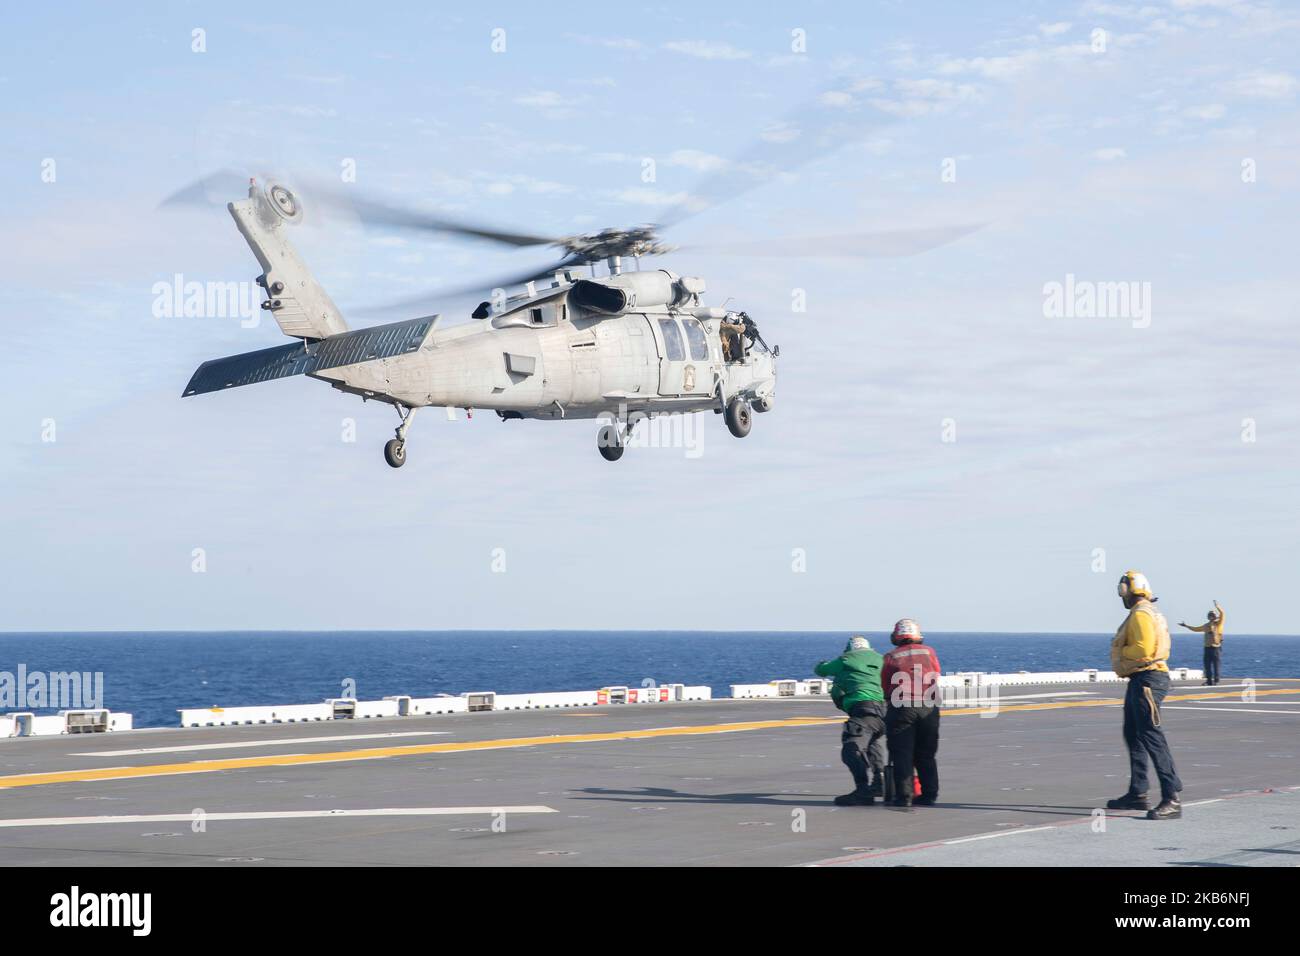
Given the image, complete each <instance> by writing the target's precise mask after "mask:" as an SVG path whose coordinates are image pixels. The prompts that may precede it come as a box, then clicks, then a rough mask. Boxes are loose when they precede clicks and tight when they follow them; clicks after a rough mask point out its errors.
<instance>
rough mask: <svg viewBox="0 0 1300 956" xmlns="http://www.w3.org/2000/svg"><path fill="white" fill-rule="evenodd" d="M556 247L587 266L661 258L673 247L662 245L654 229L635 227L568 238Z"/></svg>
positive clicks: (604, 230)
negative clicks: (614, 259)
mask: <svg viewBox="0 0 1300 956" xmlns="http://www.w3.org/2000/svg"><path fill="white" fill-rule="evenodd" d="M557 245H559V246H561V247H562V248H564V249H567V250H568V251H569V252H570V253H571V254H572V255H574V256H579V257H581V258H582V259H583V260H585V261H587V262H598V261H599V260H601V259H609V258H611V257H620V256H631V257H633V258H639V257H641V256H659V255H663V254H664V253H666V252H671V251H672V248H673V247H672V246H669V245H665V244H664V243H662V242H660V241H659V237H658V235H657V234H656V232H655V227H654V226H650V225H647V226H634V227H632V228H630V229H602V230H601V231H600V232H596V233H590V234H588V235H581V236H568V237H566V238H564V239H561V240H560V241H559V242H558V243H557Z"/></svg>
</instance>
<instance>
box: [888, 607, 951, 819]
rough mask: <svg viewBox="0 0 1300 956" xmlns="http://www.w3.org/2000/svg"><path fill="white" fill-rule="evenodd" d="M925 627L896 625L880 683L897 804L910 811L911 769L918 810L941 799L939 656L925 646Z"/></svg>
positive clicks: (906, 620) (908, 621)
mask: <svg viewBox="0 0 1300 956" xmlns="http://www.w3.org/2000/svg"><path fill="white" fill-rule="evenodd" d="M922 640H923V639H922V637H921V628H920V627H919V626H917V623H916V622H915V621H913V620H912V619H911V618H906V617H905V618H903V619H902V620H901V621H899V622H898V623H897V624H895V625H894V633H893V634H892V635H891V636H890V641H891V642H892V643H893V644H894V645H895V646H894V649H893V650H892V651H890V652H889V653H888V654H886V655H885V665H884V667H883V668H882V669H881V672H880V684H881V688H882V689H883V690H884V693H885V702H886V703H887V704H888V705H889V710H888V712H887V713H886V716H885V732H886V734H887V739H888V742H889V762H890V763H891V764H893V768H894V794H895V796H894V806H898V807H910V806H911V805H912V803H913V799H912V771H913V766H915V769H916V776H917V777H918V778H920V782H921V795H920V796H919V797H916V800H915V802H916V804H917V805H918V806H927V807H928V806H932V805H933V804H934V801H935V800H936V799H937V798H938V796H939V765H938V763H937V761H936V760H935V754H937V753H938V752H939V702H940V700H939V673H940V671H939V658H938V655H936V654H935V653H934V650H933V649H932V648H930V647H927V646H926V645H925V644H923V643H922Z"/></svg>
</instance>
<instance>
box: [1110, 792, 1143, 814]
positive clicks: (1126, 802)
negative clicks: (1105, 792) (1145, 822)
mask: <svg viewBox="0 0 1300 956" xmlns="http://www.w3.org/2000/svg"><path fill="white" fill-rule="evenodd" d="M1150 806H1151V804H1150V803H1148V802H1147V795H1146V794H1145V793H1126V794H1124V796H1122V797H1116V798H1115V799H1114V800H1107V801H1106V809H1107V810H1146V809H1148V808H1149V807H1150Z"/></svg>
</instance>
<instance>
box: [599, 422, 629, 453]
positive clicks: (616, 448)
mask: <svg viewBox="0 0 1300 956" xmlns="http://www.w3.org/2000/svg"><path fill="white" fill-rule="evenodd" d="M596 447H597V448H598V449H599V450H600V457H601V458H604V459H605V460H606V461H618V460H619V459H620V458H622V457H623V436H622V435H621V434H619V430H618V426H617V425H606V426H605V427H603V428H602V429H601V430H600V431H599V432H597V433H596Z"/></svg>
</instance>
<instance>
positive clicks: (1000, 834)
mask: <svg viewBox="0 0 1300 956" xmlns="http://www.w3.org/2000/svg"><path fill="white" fill-rule="evenodd" d="M1055 829H1056V827H1054V826H1046V827H1024V828H1023V829H1018V830H1000V831H998V832H997V833H981V834H980V835H979V836H969V837H958V838H957V839H956V840H944V841H942V842H943V845H944V846H951V845H952V844H954V843H974V842H975V841H976V840H996V839H997V838H998V837H1005V836H1019V835H1020V834H1021V833H1041V832H1042V831H1044V830H1055Z"/></svg>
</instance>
